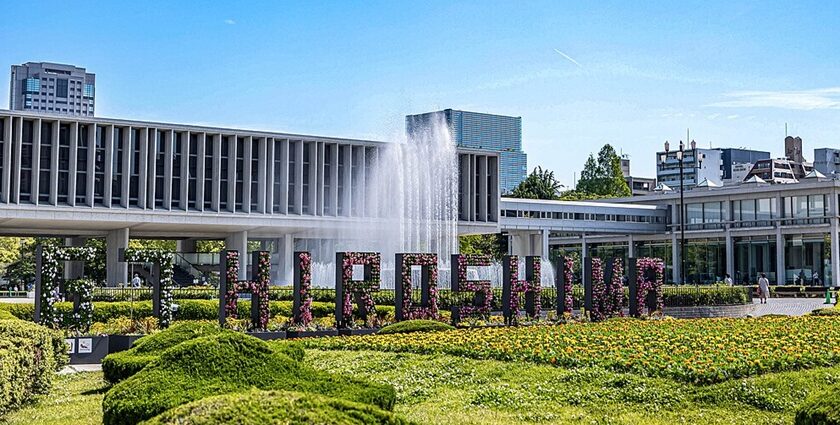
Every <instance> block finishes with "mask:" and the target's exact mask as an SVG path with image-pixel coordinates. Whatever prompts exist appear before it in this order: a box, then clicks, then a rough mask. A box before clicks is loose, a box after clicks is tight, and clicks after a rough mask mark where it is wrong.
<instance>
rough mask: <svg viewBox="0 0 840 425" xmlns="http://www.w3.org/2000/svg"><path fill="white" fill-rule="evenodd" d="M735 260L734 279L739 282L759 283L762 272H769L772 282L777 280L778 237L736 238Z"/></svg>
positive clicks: (745, 283) (746, 283)
mask: <svg viewBox="0 0 840 425" xmlns="http://www.w3.org/2000/svg"><path fill="white" fill-rule="evenodd" d="M733 242H734V247H735V253H734V258H733V259H734V260H735V267H734V269H735V276H732V281H733V282H735V283H738V284H744V285H752V284H757V283H758V278H759V275H760V274H761V273H766V274H767V279H768V280H770V282H776V281H777V280H776V237H775V236H753V237H741V238H735V240H734V241H733Z"/></svg>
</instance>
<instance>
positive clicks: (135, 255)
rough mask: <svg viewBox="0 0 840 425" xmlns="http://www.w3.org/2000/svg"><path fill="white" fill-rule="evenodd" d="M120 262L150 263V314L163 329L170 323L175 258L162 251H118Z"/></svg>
mask: <svg viewBox="0 0 840 425" xmlns="http://www.w3.org/2000/svg"><path fill="white" fill-rule="evenodd" d="M119 258H120V261H123V262H126V263H150V264H151V265H152V274H151V278H150V280H151V283H152V312H153V314H154V315H155V317H157V318H158V322H159V323H160V326H161V327H163V328H165V327H167V326H169V324H170V323H171V322H172V287H173V286H175V282H174V281H173V280H172V275H173V274H174V273H175V257H174V255H173V254H172V253H171V252H168V251H164V250H162V249H131V248H129V249H126V250H122V249H120V253H119Z"/></svg>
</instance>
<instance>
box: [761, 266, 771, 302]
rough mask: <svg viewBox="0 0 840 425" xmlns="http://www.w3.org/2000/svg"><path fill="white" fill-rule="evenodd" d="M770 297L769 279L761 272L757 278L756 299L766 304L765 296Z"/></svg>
mask: <svg viewBox="0 0 840 425" xmlns="http://www.w3.org/2000/svg"><path fill="white" fill-rule="evenodd" d="M769 297H770V281H769V280H767V275H766V274H764V273H762V274H761V277H760V278H759V279H758V299H759V300H760V301H761V303H762V304H767V298H769Z"/></svg>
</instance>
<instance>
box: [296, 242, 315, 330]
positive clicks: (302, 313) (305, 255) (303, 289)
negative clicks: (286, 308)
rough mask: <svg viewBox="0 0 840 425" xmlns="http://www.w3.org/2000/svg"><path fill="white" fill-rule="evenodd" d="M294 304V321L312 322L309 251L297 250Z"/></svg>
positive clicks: (300, 323)
mask: <svg viewBox="0 0 840 425" xmlns="http://www.w3.org/2000/svg"><path fill="white" fill-rule="evenodd" d="M294 258H295V260H296V264H295V266H296V267H295V271H294V277H295V279H294V286H293V288H294V292H295V293H294V304H293V305H292V310H293V311H292V323H294V324H296V325H301V326H307V325H309V323H310V322H312V292H311V289H312V255H311V254H310V253H309V252H308V251H300V252H295V257H294Z"/></svg>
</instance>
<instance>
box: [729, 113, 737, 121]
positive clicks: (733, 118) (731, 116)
mask: <svg viewBox="0 0 840 425" xmlns="http://www.w3.org/2000/svg"><path fill="white" fill-rule="evenodd" d="M738 116H739V115H738V114H733V115H727V116H726V119H728V120H736V119H738Z"/></svg>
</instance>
